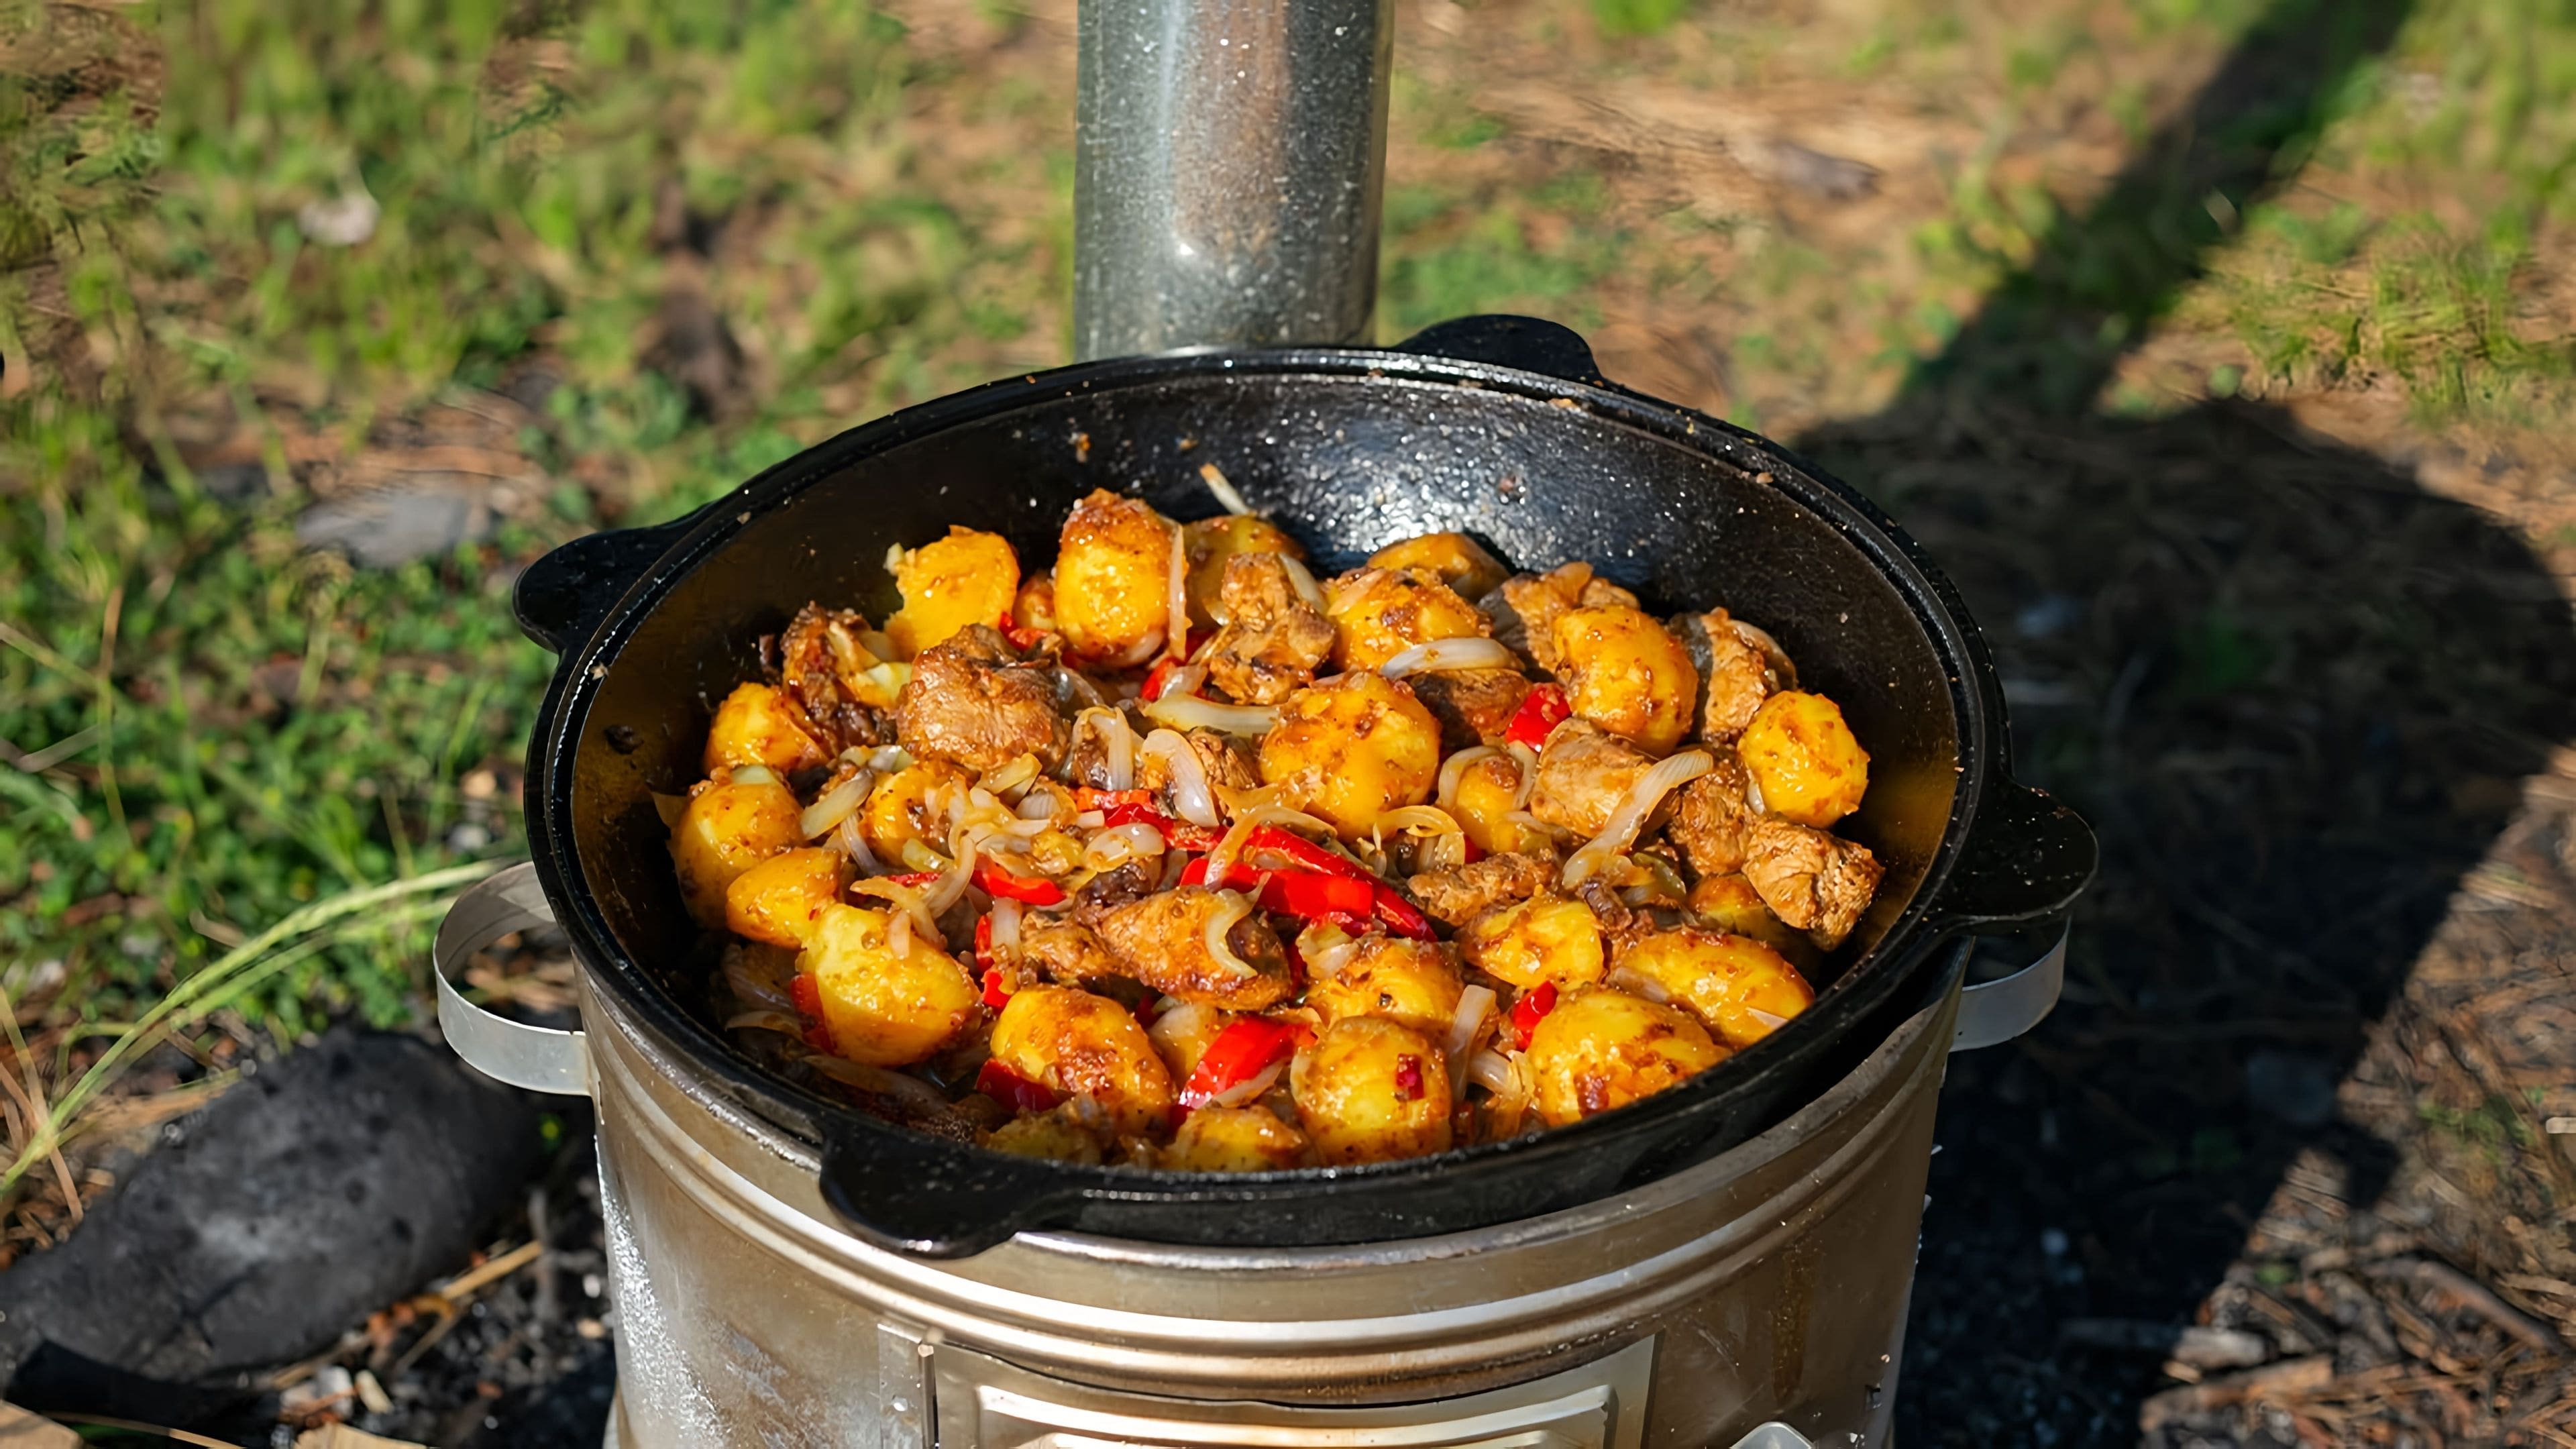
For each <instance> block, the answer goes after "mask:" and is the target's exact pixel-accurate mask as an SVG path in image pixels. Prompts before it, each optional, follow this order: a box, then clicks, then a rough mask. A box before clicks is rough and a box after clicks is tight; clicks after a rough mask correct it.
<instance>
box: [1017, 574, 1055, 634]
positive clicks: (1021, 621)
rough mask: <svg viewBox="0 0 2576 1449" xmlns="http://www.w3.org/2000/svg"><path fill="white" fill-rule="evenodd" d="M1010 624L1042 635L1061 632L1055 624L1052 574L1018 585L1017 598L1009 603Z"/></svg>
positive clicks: (1039, 576) (1053, 579)
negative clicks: (1033, 630)
mask: <svg viewBox="0 0 2576 1449" xmlns="http://www.w3.org/2000/svg"><path fill="white" fill-rule="evenodd" d="M1011 622H1012V623H1013V624H1015V625H1018V626H1019V627H1020V628H1023V629H1035V630H1037V631H1039V632H1040V633H1043V634H1054V633H1059V632H1061V631H1060V630H1058V629H1057V628H1056V623H1055V575H1054V574H1051V573H1047V574H1040V575H1038V576H1037V577H1036V578H1033V579H1030V580H1028V581H1027V582H1025V583H1023V584H1021V585H1020V592H1019V596H1018V597H1017V598H1015V599H1013V600H1012V601H1011Z"/></svg>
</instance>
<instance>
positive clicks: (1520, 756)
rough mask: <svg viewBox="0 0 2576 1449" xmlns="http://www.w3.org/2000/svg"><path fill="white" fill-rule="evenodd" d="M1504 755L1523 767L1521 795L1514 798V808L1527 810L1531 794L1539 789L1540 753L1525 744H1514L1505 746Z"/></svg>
mask: <svg viewBox="0 0 2576 1449" xmlns="http://www.w3.org/2000/svg"><path fill="white" fill-rule="evenodd" d="M1503 753H1504V754H1507V755H1509V756H1511V757H1512V760H1513V762H1514V763H1516V764H1518V765H1519V766H1520V767H1521V789H1520V793H1519V794H1517V795H1514V796H1513V797H1512V808H1513V809H1515V810H1527V809H1528V808H1529V802H1530V792H1531V791H1533V790H1535V789H1537V788H1538V751H1536V750H1534V749H1531V748H1530V747H1529V746H1527V745H1524V744H1519V743H1513V744H1508V745H1505V746H1503Z"/></svg>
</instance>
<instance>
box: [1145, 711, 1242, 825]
mask: <svg viewBox="0 0 2576 1449" xmlns="http://www.w3.org/2000/svg"><path fill="white" fill-rule="evenodd" d="M1181 738H1182V739H1184V740H1187V741H1188V742H1189V746H1190V753H1191V754H1194V755H1196V756H1198V757H1199V768H1200V769H1201V770H1203V771H1205V772H1206V773H1207V778H1208V784H1209V785H1210V786H1212V787H1213V788H1214V790H1215V791H1217V792H1222V791H1226V790H1254V789H1258V788H1260V786H1261V765H1260V762H1259V761H1257V760H1255V759H1254V758H1253V754H1252V749H1251V747H1250V746H1249V745H1246V744H1244V743H1243V742H1242V741H1240V740H1238V739H1236V738H1235V737H1234V736H1232V735H1223V734H1219V733H1217V732H1216V731H1215V730H1207V729H1199V730H1191V731H1190V732H1189V733H1187V734H1185V735H1183V736H1181ZM1171 784H1172V770H1171V766H1169V765H1168V764H1165V763H1164V761H1163V757H1162V756H1160V755H1148V754H1144V753H1141V752H1140V753H1138V755H1137V756H1136V788H1137V789H1139V790H1154V791H1164V790H1168V789H1170V788H1171ZM1216 807H1217V812H1218V813H1219V814H1223V813H1225V796H1224V795H1223V794H1222V793H1218V794H1217V798H1216Z"/></svg>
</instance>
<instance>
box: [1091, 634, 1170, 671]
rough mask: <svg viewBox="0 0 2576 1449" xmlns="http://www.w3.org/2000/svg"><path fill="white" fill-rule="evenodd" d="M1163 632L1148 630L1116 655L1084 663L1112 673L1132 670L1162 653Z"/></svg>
mask: <svg viewBox="0 0 2576 1449" xmlns="http://www.w3.org/2000/svg"><path fill="white" fill-rule="evenodd" d="M1163 632H1164V631H1162V630H1160V629H1148V630H1146V631H1145V637H1144V638H1142V639H1139V640H1137V641H1136V642H1135V643H1133V644H1130V645H1128V646H1127V647H1126V648H1124V649H1121V650H1119V651H1118V652H1117V653H1115V654H1110V655H1105V656H1103V657H1101V658H1098V659H1087V660H1085V661H1084V662H1086V663H1090V664H1097V665H1098V666H1099V667H1100V668H1102V669H1104V670H1109V671H1113V672H1114V671H1117V670H1120V669H1133V668H1135V667H1136V666H1137V665H1139V664H1142V663H1144V662H1145V661H1146V660H1148V659H1151V658H1153V657H1154V656H1155V655H1157V654H1160V653H1162V652H1163Z"/></svg>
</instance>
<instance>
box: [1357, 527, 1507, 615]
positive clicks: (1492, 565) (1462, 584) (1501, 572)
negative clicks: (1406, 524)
mask: <svg viewBox="0 0 2576 1449" xmlns="http://www.w3.org/2000/svg"><path fill="white" fill-rule="evenodd" d="M1369 567H1371V568H1381V569H1425V570H1428V571H1429V572H1431V573H1434V574H1438V575H1439V576H1440V582H1442V583H1444V584H1447V585H1448V586H1449V587H1450V588H1452V589H1454V590H1456V591H1457V594H1458V597H1460V598H1462V599H1481V598H1483V597H1484V596H1485V595H1487V594H1490V593H1492V592H1493V591H1494V590H1496V589H1498V588H1501V587H1502V584H1503V580H1505V579H1507V578H1510V577H1511V575H1512V571H1511V570H1510V569H1507V568H1505V567H1503V563H1502V560H1500V559H1498V558H1496V557H1494V556H1493V555H1492V554H1490V553H1487V552H1485V546H1484V545H1483V544H1480V543H1478V542H1476V541H1475V540H1474V539H1472V538H1469V537H1468V536H1467V535H1465V534H1463V533H1422V534H1416V535H1414V536H1413V537H1411V538H1408V539H1404V540H1401V541H1399V542H1396V543H1390V544H1388V545H1387V546H1386V547H1384V548H1382V549H1379V550H1378V551H1377V552H1375V553H1373V554H1370V555H1369Z"/></svg>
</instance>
